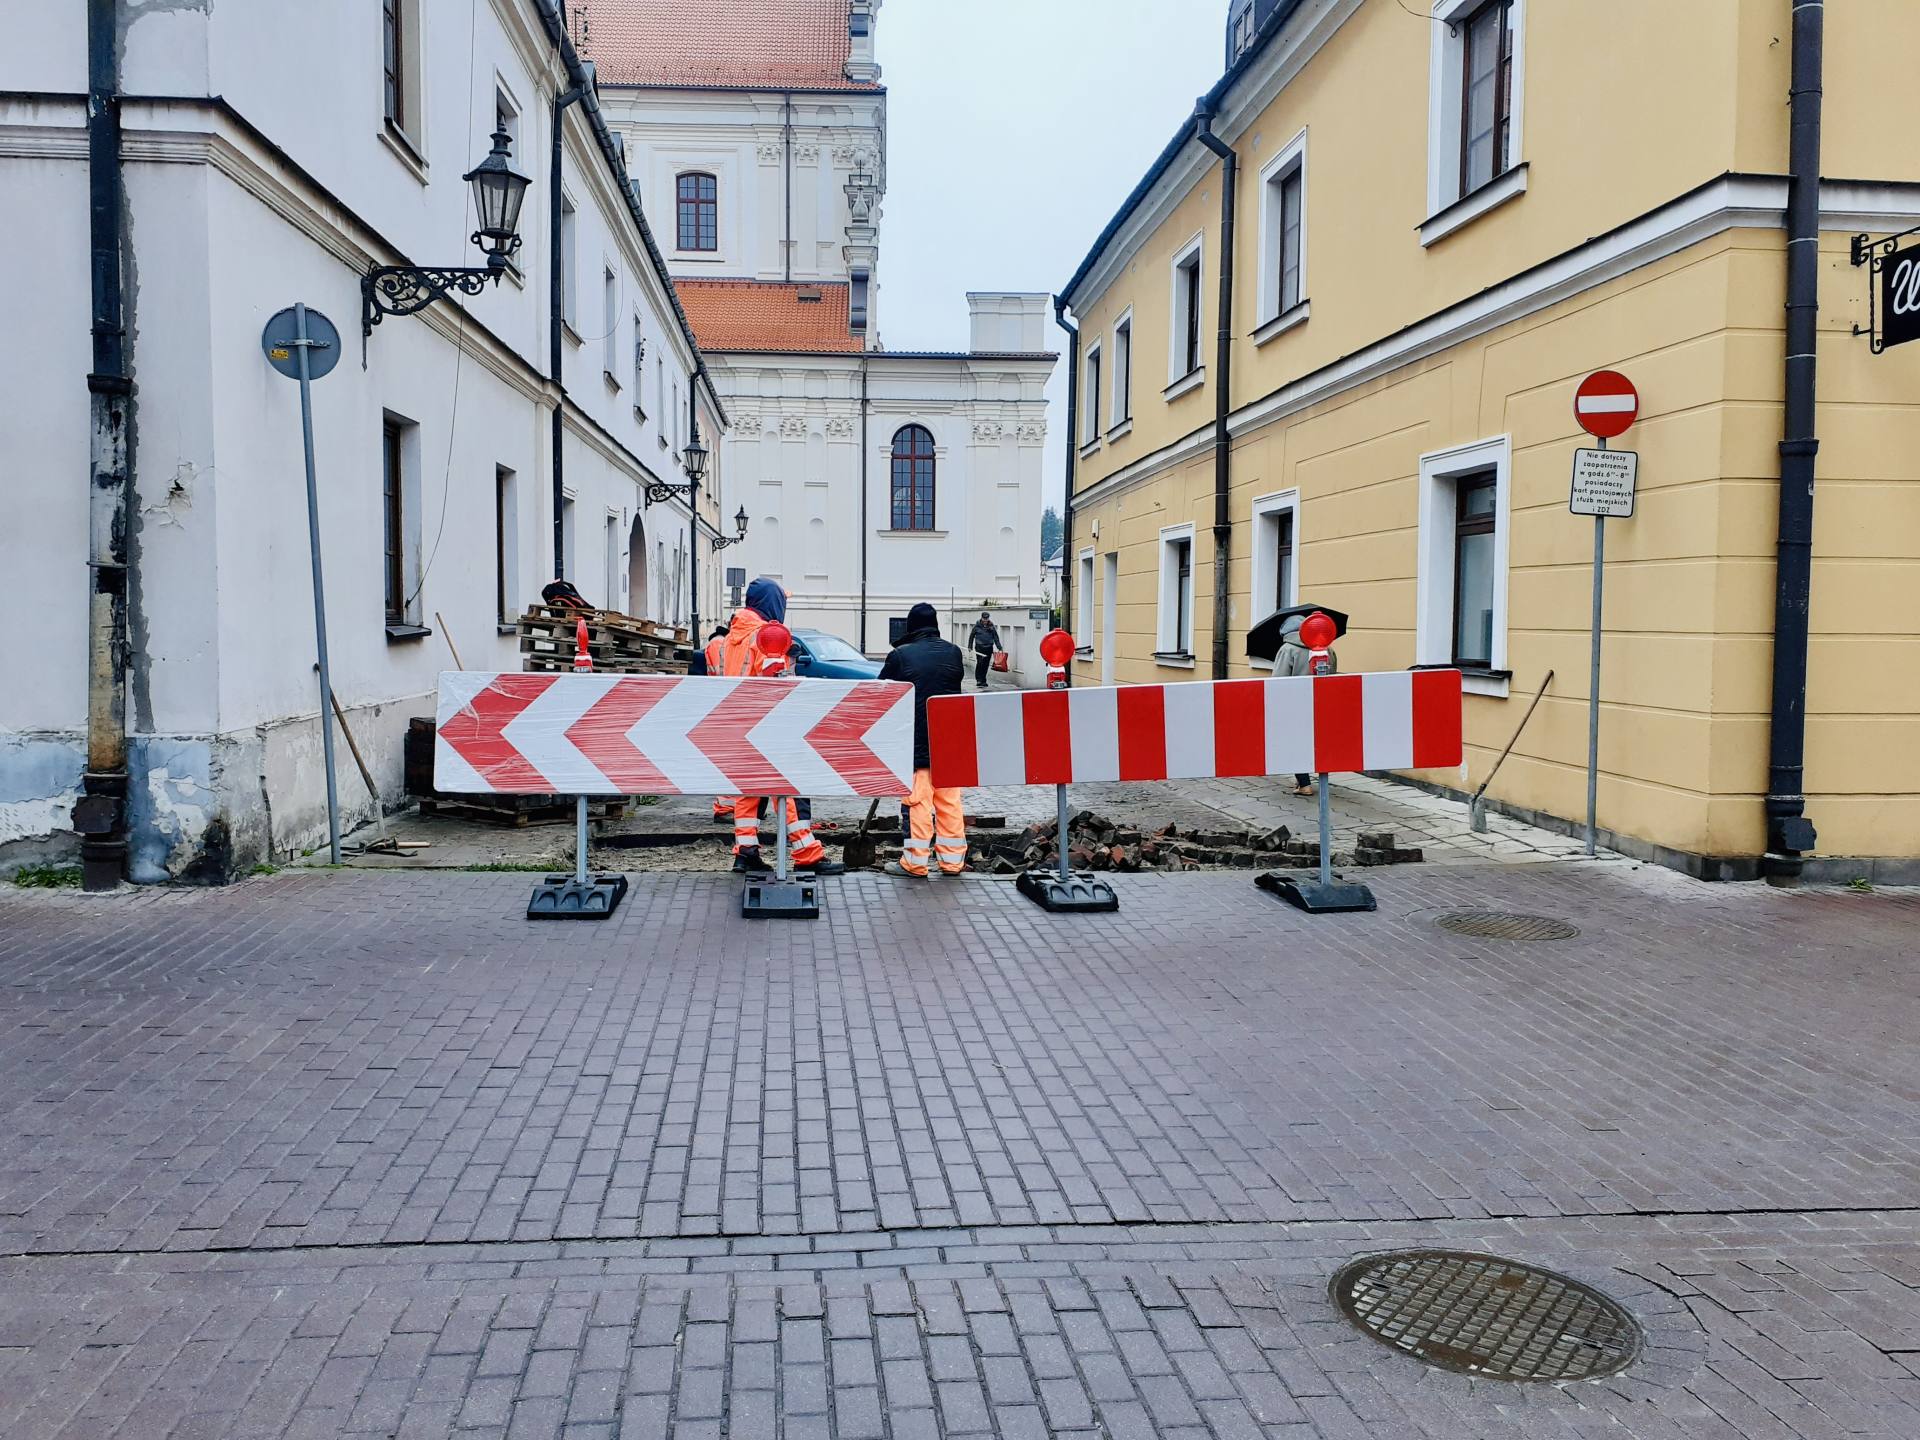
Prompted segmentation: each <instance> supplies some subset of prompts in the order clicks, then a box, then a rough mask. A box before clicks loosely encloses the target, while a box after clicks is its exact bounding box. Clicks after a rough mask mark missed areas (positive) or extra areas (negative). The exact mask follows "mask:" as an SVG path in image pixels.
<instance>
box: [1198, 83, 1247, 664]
mask: <svg viewBox="0 0 1920 1440" xmlns="http://www.w3.org/2000/svg"><path fill="white" fill-rule="evenodd" d="M1193 133H1194V135H1195V137H1196V138H1197V139H1198V140H1199V141H1200V143H1201V144H1202V145H1204V146H1206V147H1207V148H1208V149H1209V150H1211V151H1213V153H1214V154H1216V155H1218V156H1219V157H1220V330H1219V340H1218V343H1217V348H1216V351H1215V354H1214V369H1215V370H1216V371H1217V372H1218V373H1217V374H1216V375H1215V376H1214V382H1213V678H1214V679H1216V680H1224V679H1226V678H1227V614H1228V605H1229V602H1230V600H1231V595H1230V594H1229V592H1228V589H1227V569H1228V562H1229V561H1230V560H1231V559H1232V558H1233V515H1232V492H1233V448H1232V445H1231V443H1230V441H1229V438H1228V435H1227V416H1228V414H1229V413H1230V412H1231V408H1232V403H1233V202H1234V192H1235V191H1236V190H1237V189H1238V188H1239V186H1238V180H1239V175H1240V157H1239V156H1237V155H1235V154H1234V153H1233V147H1232V146H1230V145H1228V144H1227V143H1226V142H1225V141H1224V140H1222V139H1221V138H1220V137H1219V136H1218V135H1216V134H1214V133H1213V112H1212V111H1211V110H1209V109H1208V108H1207V105H1206V102H1204V101H1202V102H1201V104H1200V106H1199V108H1198V109H1196V110H1195V111H1194V114H1193Z"/></svg>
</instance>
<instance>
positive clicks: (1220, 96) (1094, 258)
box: [1060, 0, 1306, 304]
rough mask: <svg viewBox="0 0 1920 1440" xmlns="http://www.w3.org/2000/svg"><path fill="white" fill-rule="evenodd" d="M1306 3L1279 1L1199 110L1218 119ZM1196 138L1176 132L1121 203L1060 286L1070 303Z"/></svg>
mask: <svg viewBox="0 0 1920 1440" xmlns="http://www.w3.org/2000/svg"><path fill="white" fill-rule="evenodd" d="M1305 3H1306V0H1279V3H1278V4H1277V5H1275V6H1274V9H1273V13H1272V14H1271V15H1269V16H1268V17H1267V19H1266V22H1265V23H1264V24H1263V25H1261V27H1260V33H1259V34H1258V35H1256V36H1254V38H1253V43H1252V44H1251V45H1249V46H1247V48H1246V51H1245V53H1244V54H1242V55H1241V56H1240V58H1239V59H1238V60H1236V61H1234V62H1233V64H1231V65H1229V66H1228V67H1227V72H1226V74H1224V75H1222V76H1221V77H1220V79H1219V80H1218V81H1216V82H1215V84H1214V87H1213V88H1212V89H1211V90H1209V91H1207V93H1206V94H1205V95H1203V96H1201V97H1200V106H1199V108H1200V109H1202V110H1204V111H1205V112H1206V113H1207V114H1208V115H1210V116H1215V117H1217V116H1218V115H1219V114H1220V109H1221V105H1222V102H1224V101H1225V99H1226V98H1227V92H1228V91H1229V90H1231V89H1232V88H1233V87H1234V86H1235V85H1236V84H1238V83H1239V81H1240V78H1241V77H1242V76H1244V75H1245V74H1246V73H1247V72H1248V71H1249V70H1251V69H1252V68H1253V67H1254V65H1256V64H1257V63H1258V62H1259V60H1260V57H1261V56H1262V55H1264V54H1265V53H1266V51H1267V49H1268V47H1269V46H1271V45H1272V44H1273V42H1274V41H1275V40H1276V39H1277V38H1278V37H1279V35H1280V32H1281V31H1282V30H1284V29H1285V28H1286V25H1287V22H1288V21H1289V20H1291V19H1292V18H1293V17H1294V14H1295V12H1297V11H1298V10H1299V9H1300V7H1301V6H1302V5H1304V4H1305ZM1195 138H1196V137H1195V132H1194V127H1193V122H1192V120H1191V119H1189V120H1187V121H1185V122H1183V123H1182V124H1181V126H1180V128H1179V129H1178V130H1177V131H1175V132H1174V136H1173V138H1172V139H1171V140H1169V141H1168V142H1167V144H1166V148H1165V149H1163V150H1162V151H1161V152H1160V153H1159V155H1157V156H1156V157H1154V161H1153V164H1151V165H1149V166H1148V167H1147V173H1146V174H1145V175H1143V176H1141V178H1140V183H1139V184H1138V185H1135V186H1134V187H1133V189H1132V190H1131V191H1129V192H1128V193H1127V198H1126V199H1125V200H1122V201H1121V202H1120V209H1119V211H1118V212H1117V213H1115V215H1114V217H1113V219H1111V220H1109V221H1108V222H1107V227H1106V229H1104V230H1102V231H1101V232H1100V235H1099V238H1098V239H1096V240H1095V241H1094V242H1093V248H1092V249H1091V250H1089V251H1087V257H1086V259H1084V260H1082V261H1081V262H1080V268H1079V269H1078V270H1076V271H1074V272H1073V278H1072V279H1071V280H1069V281H1067V283H1066V284H1065V285H1063V286H1061V287H1060V297H1061V298H1062V299H1063V300H1065V301H1066V302H1067V303H1068V304H1072V303H1073V297H1074V292H1075V291H1077V290H1078V289H1079V288H1080V286H1081V285H1082V284H1083V283H1084V282H1085V281H1086V278H1087V276H1088V275H1089V274H1091V273H1092V271H1093V267H1094V266H1095V265H1098V264H1099V263H1100V257H1101V256H1102V255H1103V254H1105V253H1106V249H1107V247H1108V246H1109V245H1111V244H1112V243H1113V239H1114V237H1115V236H1116V235H1118V234H1119V233H1120V227H1121V226H1123V225H1125V224H1126V223H1127V221H1128V220H1129V219H1130V218H1131V217H1132V215H1133V212H1134V211H1135V210H1138V209H1139V208H1140V206H1141V205H1142V204H1143V203H1145V201H1146V198H1147V196H1149V195H1150V194H1152V193H1153V187H1154V186H1156V185H1158V184H1159V183H1160V179H1161V177H1162V176H1164V175H1165V174H1166V173H1167V171H1169V170H1171V169H1172V168H1173V162H1174V161H1176V160H1178V159H1179V158H1180V152H1181V151H1182V150H1185V149H1186V148H1187V144H1188V142H1189V141H1191V140H1193V139H1195Z"/></svg>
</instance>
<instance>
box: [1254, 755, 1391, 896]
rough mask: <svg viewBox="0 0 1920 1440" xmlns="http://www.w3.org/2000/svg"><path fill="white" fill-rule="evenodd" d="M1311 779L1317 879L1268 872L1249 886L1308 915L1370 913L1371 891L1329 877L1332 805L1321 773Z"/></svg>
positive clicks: (1331, 860) (1331, 859)
mask: <svg viewBox="0 0 1920 1440" xmlns="http://www.w3.org/2000/svg"><path fill="white" fill-rule="evenodd" d="M1315 779H1316V780H1317V781H1318V783H1317V784H1316V785H1315V786H1314V789H1316V790H1318V791H1319V792H1320V878H1319V879H1318V880H1301V879H1299V878H1297V877H1295V876H1292V875H1282V874H1280V873H1279V872H1278V871H1273V870H1269V871H1268V872H1267V873H1266V874H1264V875H1260V876H1256V877H1255V879H1254V882H1253V883H1254V884H1256V885H1258V886H1259V887H1260V888H1261V889H1262V890H1266V891H1268V892H1270V893H1272V894H1274V895H1278V896H1279V897H1280V898H1281V899H1282V900H1285V901H1286V902H1287V903H1288V904H1289V905H1296V906H1298V907H1299V908H1300V909H1302V910H1304V911H1306V912H1307V913H1308V914H1309V915H1338V914H1341V913H1343V912H1348V911H1353V910H1371V909H1373V908H1374V902H1373V891H1371V890H1369V889H1368V888H1367V887H1366V886H1364V885H1358V884H1353V883H1351V882H1347V881H1336V880H1335V879H1334V878H1333V802H1332V800H1331V798H1330V797H1329V796H1328V794H1327V777H1326V774H1325V772H1324V771H1323V772H1322V773H1321V774H1319V775H1318V776H1316V777H1315Z"/></svg>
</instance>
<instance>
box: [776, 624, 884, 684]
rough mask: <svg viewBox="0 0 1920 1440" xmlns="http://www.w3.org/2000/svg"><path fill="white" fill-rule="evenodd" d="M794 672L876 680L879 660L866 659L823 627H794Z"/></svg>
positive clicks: (833, 678) (824, 676)
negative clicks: (809, 628)
mask: <svg viewBox="0 0 1920 1440" xmlns="http://www.w3.org/2000/svg"><path fill="white" fill-rule="evenodd" d="M793 673H794V674H796V675H806V676H810V677H812V678H814V679H816V680H878V679H879V678H880V662H879V661H878V660H869V659H867V657H866V656H864V655H862V654H861V653H860V652H859V651H858V650H856V649H854V648H853V646H851V645H849V644H848V643H847V642H846V641H844V640H842V639H841V638H840V637H839V636H838V635H829V634H828V633H827V632H826V631H824V630H796V631H794V632H793Z"/></svg>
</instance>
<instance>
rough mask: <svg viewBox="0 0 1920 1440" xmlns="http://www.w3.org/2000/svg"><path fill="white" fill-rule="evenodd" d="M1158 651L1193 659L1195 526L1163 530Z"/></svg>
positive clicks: (1156, 653) (1158, 653) (1155, 644)
mask: <svg viewBox="0 0 1920 1440" xmlns="http://www.w3.org/2000/svg"><path fill="white" fill-rule="evenodd" d="M1154 654H1155V655H1157V656H1161V657H1163V658H1166V659H1172V660H1191V659H1192V658H1193V526H1191V525H1172V526H1169V527H1168V528H1166V529H1164V530H1162V531H1161V532H1160V607H1159V630H1158V633H1157V635H1156V637H1155V643H1154Z"/></svg>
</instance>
